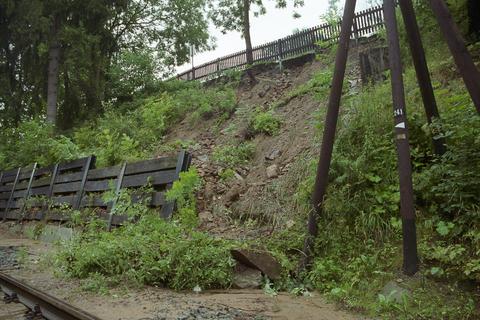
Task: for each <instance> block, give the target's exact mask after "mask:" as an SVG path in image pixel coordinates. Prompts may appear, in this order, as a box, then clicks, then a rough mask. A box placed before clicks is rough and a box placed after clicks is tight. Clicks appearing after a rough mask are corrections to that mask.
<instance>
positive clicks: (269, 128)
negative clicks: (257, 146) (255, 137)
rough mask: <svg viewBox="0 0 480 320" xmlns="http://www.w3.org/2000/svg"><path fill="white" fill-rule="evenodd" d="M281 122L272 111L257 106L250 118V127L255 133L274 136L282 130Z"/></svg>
mask: <svg viewBox="0 0 480 320" xmlns="http://www.w3.org/2000/svg"><path fill="white" fill-rule="evenodd" d="M281 124H282V123H281V121H280V119H278V117H277V116H275V115H274V114H273V112H272V111H262V110H261V109H259V108H257V109H256V110H255V113H254V114H253V117H252V119H251V120H250V123H249V127H250V130H251V131H252V132H253V133H254V134H259V133H263V134H266V135H269V136H274V135H277V134H278V132H279V131H280V126H281Z"/></svg>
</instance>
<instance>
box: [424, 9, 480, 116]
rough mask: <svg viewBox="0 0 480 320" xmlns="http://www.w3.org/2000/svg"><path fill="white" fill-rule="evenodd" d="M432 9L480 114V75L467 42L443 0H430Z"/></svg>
mask: <svg viewBox="0 0 480 320" xmlns="http://www.w3.org/2000/svg"><path fill="white" fill-rule="evenodd" d="M430 7H431V8H432V10H433V13H434V14H435V17H436V18H437V22H438V24H439V25H440V29H441V30H442V33H443V37H444V38H445V40H446V41H447V44H448V47H449V48H450V52H451V53H452V55H453V59H454V60H455V63H456V64H457V68H458V70H459V71H460V74H461V75H462V77H463V81H464V82H465V85H466V87H467V89H468V92H469V93H470V96H471V97H472V101H473V104H474V105H475V107H476V108H477V112H478V113H479V114H480V73H479V71H478V70H477V67H476V66H475V63H473V59H472V56H471V55H470V53H469V52H468V49H467V46H466V44H465V40H463V38H462V35H461V33H460V30H459V29H458V27H457V25H456V24H455V21H454V20H453V17H452V15H451V14H450V12H449V10H448V7H447V5H446V3H445V1H443V0H430Z"/></svg>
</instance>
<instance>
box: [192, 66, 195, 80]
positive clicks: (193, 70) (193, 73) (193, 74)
mask: <svg viewBox="0 0 480 320" xmlns="http://www.w3.org/2000/svg"><path fill="white" fill-rule="evenodd" d="M192 80H195V67H193V68H192Z"/></svg>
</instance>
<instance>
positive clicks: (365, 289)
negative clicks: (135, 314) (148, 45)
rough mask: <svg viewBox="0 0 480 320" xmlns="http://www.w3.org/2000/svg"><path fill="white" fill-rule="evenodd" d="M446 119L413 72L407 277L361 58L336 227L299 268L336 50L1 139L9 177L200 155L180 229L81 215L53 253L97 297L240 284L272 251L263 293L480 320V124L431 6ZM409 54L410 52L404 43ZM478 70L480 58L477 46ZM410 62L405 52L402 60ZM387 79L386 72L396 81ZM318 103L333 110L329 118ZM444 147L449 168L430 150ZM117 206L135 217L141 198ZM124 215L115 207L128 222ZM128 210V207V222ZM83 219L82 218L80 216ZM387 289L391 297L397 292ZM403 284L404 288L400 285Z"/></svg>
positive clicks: (346, 114) (349, 90) (384, 139)
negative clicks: (62, 166) (58, 130)
mask: <svg viewBox="0 0 480 320" xmlns="http://www.w3.org/2000/svg"><path fill="white" fill-rule="evenodd" d="M417 9H419V13H420V17H421V18H420V19H421V21H425V23H424V25H423V32H422V34H423V35H424V38H425V40H426V47H427V48H428V49H429V50H428V58H429V62H430V68H431V72H432V79H433V81H434V87H435V93H436V98H437V100H438V105H439V110H440V114H441V117H442V119H441V120H440V119H439V120H437V121H435V122H434V123H433V124H432V125H431V126H428V125H426V120H425V115H424V111H423V106H422V102H421V95H420V92H419V90H418V86H417V83H416V79H415V74H414V70H413V67H412V65H411V62H410V61H409V60H408V59H407V60H406V61H405V89H406V98H407V109H408V120H409V125H410V132H411V147H412V161H413V165H414V185H415V195H416V209H417V216H418V241H419V251H420V256H421V259H422V266H421V271H420V272H419V273H418V274H417V275H416V276H415V277H411V278H407V277H404V276H402V274H401V272H400V270H401V222H400V218H399V213H398V212H399V208H398V202H399V190H398V176H397V172H396V155H395V147H394V141H393V135H392V123H393V122H392V115H391V110H392V106H391V102H390V101H391V93H390V84H389V83H388V81H386V82H384V83H378V84H375V85H374V84H371V85H365V86H362V87H360V86H359V84H358V79H359V76H358V70H357V67H356V60H355V57H356V55H357V54H358V52H356V50H353V52H352V53H351V59H350V65H349V72H348V76H347V80H348V81H346V84H345V87H344V99H343V101H342V107H341V110H342V111H341V115H340V122H339V128H338V131H337V139H336V144H335V150H334V158H333V163H332V171H331V174H330V180H331V181H330V186H329V190H328V196H327V200H326V207H325V216H324V217H322V219H321V220H320V222H319V230H320V235H319V237H318V239H317V240H316V244H315V255H316V259H315V261H314V264H313V266H312V268H311V270H309V271H308V272H304V273H300V274H299V273H298V270H297V263H298V261H299V260H300V257H301V255H302V252H301V250H302V247H303V239H304V233H305V222H306V217H307V215H308V212H309V210H311V207H310V196H311V190H312V186H313V179H314V176H315V167H316V160H317V151H318V149H319V141H320V140H321V139H320V138H321V132H322V130H321V129H322V123H323V119H324V116H325V114H324V111H325V108H324V106H325V105H326V102H327V97H328V93H329V85H330V79H331V73H332V70H331V68H332V62H333V54H334V52H335V50H334V49H335V48H331V49H330V50H329V51H327V53H326V54H322V55H319V56H318V57H317V58H316V60H315V61H313V62H308V63H306V64H305V65H302V66H296V67H295V66H294V67H291V68H288V69H286V70H283V71H281V72H280V71H278V70H277V69H276V67H275V66H258V67H257V68H255V69H254V70H259V71H257V74H256V76H255V78H256V79H257V83H255V84H251V83H249V82H248V81H247V79H246V77H245V76H242V74H240V73H237V72H231V73H229V74H227V75H226V76H225V77H224V78H222V79H219V80H217V81H216V82H213V83H209V84H200V83H196V82H188V83H185V82H177V81H169V82H163V83H159V84H158V86H156V89H155V90H154V92H153V93H152V91H147V92H145V93H144V94H137V95H135V96H134V97H132V99H131V101H128V102H123V103H121V104H115V105H111V106H108V105H107V106H106V111H105V112H104V113H103V114H102V115H99V116H98V118H97V119H96V120H95V121H93V122H91V123H85V124H82V125H79V126H77V127H75V128H74V129H72V130H70V131H68V132H64V133H63V135H54V134H53V132H54V131H53V130H54V129H53V128H52V127H51V126H50V125H48V124H45V123H44V122H43V121H42V120H38V119H37V120H29V121H23V122H21V123H20V125H19V126H18V127H10V128H4V129H3V130H2V131H1V132H0V135H1V139H2V141H6V142H7V143H2V145H0V167H13V166H19V165H24V164H27V163H31V162H32V161H33V160H35V161H38V162H39V163H41V164H49V163H52V162H54V161H58V160H63V159H72V158H76V157H79V156H81V155H84V154H90V153H94V154H96V155H97V156H98V162H99V165H111V164H116V163H119V162H120V161H122V160H134V159H141V158H146V157H154V156H156V155H160V154H165V153H168V152H170V151H174V150H177V149H178V148H187V149H189V150H190V151H191V152H192V153H193V155H194V162H193V163H194V167H195V169H192V170H191V171H190V172H188V173H185V174H182V176H181V178H180V181H179V182H178V183H176V184H175V185H174V187H173V189H172V190H171V191H169V193H168V197H169V198H171V199H176V200H177V201H178V206H179V210H178V213H177V214H176V215H175V217H174V219H173V220H172V221H169V222H165V221H162V220H161V219H160V218H158V216H157V215H156V214H155V213H152V212H149V211H148V210H146V209H145V208H141V207H135V208H134V209H133V210H134V211H135V212H130V214H137V213H139V212H141V213H142V214H141V216H140V217H139V221H138V222H137V223H135V224H128V225H126V226H125V227H122V228H119V229H116V230H114V231H113V232H111V233H107V232H104V231H102V230H104V225H103V222H102V221H98V220H96V219H94V218H89V219H81V218H80V214H79V213H75V214H74V216H75V217H76V219H74V220H73V224H74V226H75V227H76V228H79V229H82V230H83V231H84V232H83V233H82V234H81V235H80V236H79V237H78V238H76V239H74V241H72V242H71V243H68V244H65V246H64V247H63V248H62V249H61V250H60V252H59V253H58V254H57V255H56V258H55V264H56V268H57V269H58V270H59V271H61V273H62V274H64V275H67V276H70V277H75V278H81V279H83V280H82V281H83V285H84V288H85V289H91V290H106V288H108V286H114V285H117V284H119V283H131V284H150V285H166V286H168V287H171V288H174V289H193V288H196V287H200V288H218V287H229V286H230V285H231V283H232V277H233V264H234V261H233V260H232V258H231V257H230V253H229V250H230V249H231V248H233V247H238V246H246V247H247V246H248V247H253V248H263V249H267V250H268V251H270V252H271V253H272V254H273V255H274V256H275V257H276V258H277V259H278V260H279V261H280V262H281V264H282V266H283V270H284V272H283V276H282V279H281V280H278V281H275V282H273V283H271V282H270V281H269V280H265V281H266V282H265V290H266V291H267V292H269V293H272V292H275V290H287V291H290V292H292V293H293V294H308V292H309V291H313V290H316V291H319V292H321V293H324V294H325V295H326V296H327V297H329V298H331V299H332V300H334V301H338V302H340V303H342V305H344V306H346V307H347V308H350V309H352V310H355V311H356V312H361V313H365V314H367V315H370V316H381V317H383V318H395V319H477V318H478V317H479V316H480V309H479V308H480V306H479V305H478V301H479V295H480V293H479V288H478V283H479V281H480V231H479V230H480V207H479V205H478V199H479V198H480V184H479V181H480V140H479V137H478V133H479V132H480V117H478V115H477V114H476V112H475V108H474V107H473V105H472V103H471V101H470V98H469V95H468V93H467V92H466V89H465V87H464V85H463V82H462V80H461V78H460V77H459V75H458V74H457V72H456V69H455V65H454V63H453V60H452V59H451V57H450V56H449V54H448V51H447V49H446V47H444V46H443V44H442V42H441V40H440V39H439V38H438V36H437V34H436V32H435V30H436V29H435V28H434V27H433V23H432V19H431V16H430V15H429V14H428V11H426V10H425V7H423V6H422V5H420V6H418V7H417ZM403 48H405V53H406V50H407V45H406V44H405V42H404V43H403ZM470 50H471V52H472V55H473V56H474V58H475V61H477V62H479V61H480V47H479V45H478V44H476V45H475V44H474V45H472V46H471V47H470ZM404 56H405V57H407V56H408V55H407V54H404ZM386 76H387V78H388V74H387V75H386ZM319 106H320V107H319ZM439 136H443V137H445V139H446V141H447V144H448V151H447V153H446V154H445V155H443V156H441V157H439V156H435V155H434V154H433V152H432V147H431V139H432V138H438V137H439ZM124 201H125V203H123V205H122V206H119V207H120V208H124V210H126V211H129V210H130V211H131V210H132V206H131V204H130V203H129V201H128V198H126V200H124ZM122 213H124V212H118V214H122ZM126 213H127V214H128V213H129V212H126ZM85 215H86V214H85V213H83V214H82V217H84V216H85ZM388 288H390V289H388ZM392 288H393V290H392Z"/></svg>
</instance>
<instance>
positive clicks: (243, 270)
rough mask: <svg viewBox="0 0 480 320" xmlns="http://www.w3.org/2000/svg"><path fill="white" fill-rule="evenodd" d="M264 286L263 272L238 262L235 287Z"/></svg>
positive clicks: (250, 287) (253, 287) (234, 277)
mask: <svg viewBox="0 0 480 320" xmlns="http://www.w3.org/2000/svg"><path fill="white" fill-rule="evenodd" d="M261 286H262V272H261V271H259V270H257V269H253V268H249V267H247V266H244V265H243V264H241V263H237V265H236V266H235V273H234V275H233V287H234V288H235V289H258V288H260V287H261Z"/></svg>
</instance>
